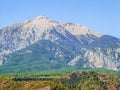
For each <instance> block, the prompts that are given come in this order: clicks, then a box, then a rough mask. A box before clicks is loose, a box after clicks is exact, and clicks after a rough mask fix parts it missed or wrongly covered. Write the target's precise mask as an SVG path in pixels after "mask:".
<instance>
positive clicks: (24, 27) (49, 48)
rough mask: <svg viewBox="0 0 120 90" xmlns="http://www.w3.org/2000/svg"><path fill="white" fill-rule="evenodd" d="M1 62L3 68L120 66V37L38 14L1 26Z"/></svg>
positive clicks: (116, 68)
mask: <svg viewBox="0 0 120 90" xmlns="http://www.w3.org/2000/svg"><path fill="white" fill-rule="evenodd" d="M0 65H1V66H0V69H1V70H2V72H6V71H10V72H24V70H27V71H37V70H48V69H58V68H64V67H84V68H87V67H90V68H106V69H113V70H120V39H119V38H116V37H112V36H109V35H101V34H99V33H96V32H95V31H93V30H91V29H89V28H87V27H85V26H82V25H79V24H73V23H60V22H57V21H54V20H51V19H48V18H46V17H44V16H38V17H36V18H34V19H32V20H27V21H25V22H22V23H17V24H14V25H11V26H7V27H5V28H3V29H1V30H0ZM2 72H1V73H2Z"/></svg>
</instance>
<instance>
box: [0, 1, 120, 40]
mask: <svg viewBox="0 0 120 90" xmlns="http://www.w3.org/2000/svg"><path fill="white" fill-rule="evenodd" d="M41 15H42V16H46V17H48V18H50V19H54V20H56V21H60V22H73V23H77V24H82V25H84V26H87V27H90V28H92V29H93V30H94V31H97V32H99V33H101V34H108V35H113V36H117V37H119V38H120V0H0V28H3V27H4V26H7V25H11V24H14V23H16V22H22V21H24V20H26V19H32V18H34V17H36V16H41Z"/></svg>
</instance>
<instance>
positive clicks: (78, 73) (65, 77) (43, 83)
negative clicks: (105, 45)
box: [0, 68, 120, 90]
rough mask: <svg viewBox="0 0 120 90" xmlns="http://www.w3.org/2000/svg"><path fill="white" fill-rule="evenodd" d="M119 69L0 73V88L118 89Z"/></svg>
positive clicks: (54, 89) (19, 89) (119, 84)
mask: <svg viewBox="0 0 120 90" xmlns="http://www.w3.org/2000/svg"><path fill="white" fill-rule="evenodd" d="M119 76H120V71H112V70H105V69H90V68H86V69H78V68H68V69H65V68H64V69H60V70H51V71H42V72H34V73H20V74H19V73H17V74H0V90H40V89H42V88H48V90H119V89H120V77H119Z"/></svg>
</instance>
